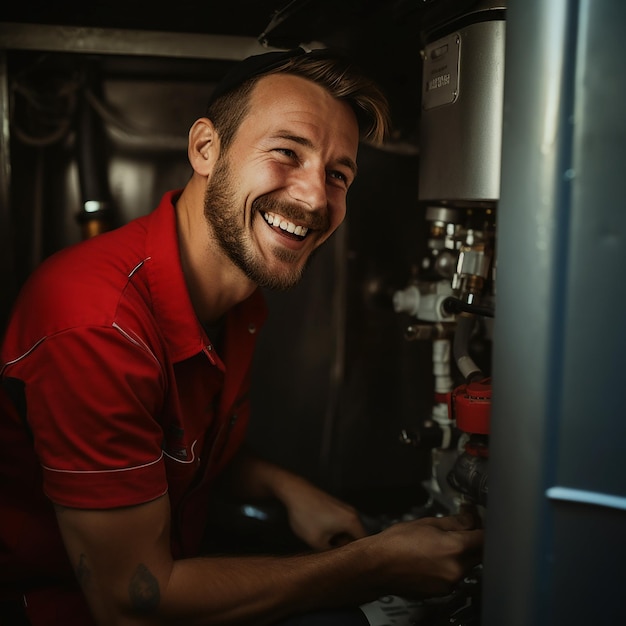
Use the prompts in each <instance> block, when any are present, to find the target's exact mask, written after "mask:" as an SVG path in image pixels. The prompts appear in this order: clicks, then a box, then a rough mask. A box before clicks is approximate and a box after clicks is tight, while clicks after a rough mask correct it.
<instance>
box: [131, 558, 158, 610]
mask: <svg viewBox="0 0 626 626" xmlns="http://www.w3.org/2000/svg"><path fill="white" fill-rule="evenodd" d="M128 594H129V596H130V601H131V604H132V605H133V607H134V608H136V609H138V610H140V611H146V612H148V611H153V610H155V609H156V608H157V607H158V606H159V602H160V600H161V593H160V591H159V581H158V580H157V579H156V578H155V576H154V575H153V574H152V572H151V571H150V570H149V569H148V568H147V567H146V566H145V565H144V564H143V563H141V564H139V565H138V566H137V569H136V570H135V573H134V574H133V577H132V578H131V579H130V585H129V587H128Z"/></svg>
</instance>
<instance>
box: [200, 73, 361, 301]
mask: <svg viewBox="0 0 626 626" xmlns="http://www.w3.org/2000/svg"><path fill="white" fill-rule="evenodd" d="M358 141H359V133H358V126H357V122H356V118H355V116H354V113H353V112H352V110H351V109H350V107H349V106H348V105H347V104H345V103H343V102H339V101H337V100H335V99H334V98H332V96H330V95H329V94H328V93H327V92H326V91H325V90H323V89H322V88H321V87H319V86H318V85H315V84H314V83H312V82H310V81H308V80H305V79H303V78H300V77H296V76H288V75H273V76H267V77H264V78H263V79H261V80H260V81H259V82H258V83H257V86H256V87H255V89H254V91H253V93H252V96H251V103H250V113H249V114H248V115H247V116H246V118H245V119H244V120H243V122H242V124H241V126H240V128H239V129H238V131H237V133H236V135H235V137H234V140H233V143H232V144H231V146H230V148H229V149H228V152H227V153H226V154H224V153H221V154H220V157H219V159H218V161H217V163H216V165H215V168H214V169H213V172H212V173H211V175H210V177H209V181H208V183H207V190H206V195H205V207H204V211H205V216H206V219H207V223H208V224H209V228H210V230H211V231H212V233H213V236H214V238H215V240H216V241H217V243H218V244H219V245H220V247H221V248H222V250H223V251H224V253H225V254H226V255H227V256H228V257H229V258H230V260H231V261H232V262H233V263H235V265H236V266H237V267H239V269H241V270H242V271H243V273H244V274H245V275H246V276H247V277H248V278H249V279H250V280H252V281H253V282H255V283H256V284H258V285H260V286H262V287H269V288H278V289H288V288H290V287H292V286H293V285H295V284H296V283H297V282H298V280H299V279H300V276H301V275H302V272H303V270H304V268H305V266H306V264H307V261H308V259H309V258H310V256H311V254H312V253H313V251H314V250H315V249H317V248H318V247H319V246H320V245H321V244H322V243H323V242H324V241H326V239H328V237H330V235H331V234H332V233H333V232H334V231H335V230H336V228H337V227H338V226H339V225H340V224H341V222H342V221H343V219H344V217H345V213H346V193H347V190H348V187H349V186H350V184H351V183H352V181H353V180H354V176H355V172H356V165H355V162H356V154H357V148H358Z"/></svg>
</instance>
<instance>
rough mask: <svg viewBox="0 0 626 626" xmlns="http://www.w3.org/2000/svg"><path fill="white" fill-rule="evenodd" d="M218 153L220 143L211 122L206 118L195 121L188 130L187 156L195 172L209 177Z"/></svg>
mask: <svg viewBox="0 0 626 626" xmlns="http://www.w3.org/2000/svg"><path fill="white" fill-rule="evenodd" d="M219 153H220V142H219V137H218V136H217V132H216V131H215V127H214V126H213V122H211V120H210V119H208V118H207V117H201V118H200V119H198V120H196V121H195V122H194V124H193V126H192V127H191V128H190V130H189V147H188V149H187V154H188V156H189V162H190V163H191V167H192V168H193V169H194V171H195V172H197V173H198V174H200V175H201V176H209V174H210V173H211V171H212V170H213V166H214V165H215V162H216V161H217V158H218V156H219Z"/></svg>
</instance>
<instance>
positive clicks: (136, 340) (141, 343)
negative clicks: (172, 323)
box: [112, 322, 163, 369]
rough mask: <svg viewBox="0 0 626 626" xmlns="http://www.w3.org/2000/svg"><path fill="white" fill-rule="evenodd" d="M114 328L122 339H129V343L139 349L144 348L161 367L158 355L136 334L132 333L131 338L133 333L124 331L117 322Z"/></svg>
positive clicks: (114, 323)
mask: <svg viewBox="0 0 626 626" xmlns="http://www.w3.org/2000/svg"><path fill="white" fill-rule="evenodd" d="M112 326H113V328H115V330H117V331H119V333H120V334H121V335H122V337H126V339H128V341H130V342H131V343H132V344H135V345H136V346H137V347H138V348H142V349H143V350H145V351H146V352H148V353H149V354H150V355H152V358H153V359H154V360H155V361H156V362H157V363H158V364H159V366H160V365H161V361H159V359H158V358H157V356H156V354H154V352H152V350H150V348H149V347H148V345H147V344H146V343H145V342H144V341H142V339H141V338H140V337H138V336H137V335H136V334H135V333H132V336H131V332H132V331H130V330H124V329H123V328H122V327H121V326H120V325H119V324H118V323H117V322H113V324H112ZM161 369H163V368H161Z"/></svg>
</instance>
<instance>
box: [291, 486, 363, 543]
mask: <svg viewBox="0 0 626 626" xmlns="http://www.w3.org/2000/svg"><path fill="white" fill-rule="evenodd" d="M281 499H282V501H283V503H284V504H285V506H286V507H287V514H288V517H289V524H290V526H291V529H292V530H293V532H294V533H295V534H296V535H297V536H298V537H299V538H300V539H302V540H303V541H304V542H305V543H307V544H308V545H309V546H311V547H312V548H314V549H315V550H328V549H329V548H336V547H338V546H341V545H345V544H346V543H348V542H350V541H354V540H355V539H360V538H361V537H365V536H366V534H367V533H366V531H365V528H363V524H362V523H361V520H360V519H359V515H358V513H357V511H356V509H355V508H354V507H352V506H350V505H349V504H346V503H345V502H342V501H341V500H338V499H337V498H334V497H333V496H331V495H330V494H328V493H326V492H325V491H322V490H321V489H318V488H317V487H315V486H314V485H312V484H311V483H309V482H307V481H306V480H304V479H301V478H298V479H296V478H295V477H294V478H292V479H291V480H290V482H289V488H287V487H286V485H283V488H282V498H281Z"/></svg>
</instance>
